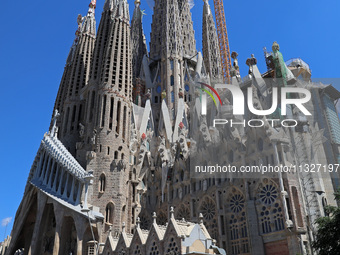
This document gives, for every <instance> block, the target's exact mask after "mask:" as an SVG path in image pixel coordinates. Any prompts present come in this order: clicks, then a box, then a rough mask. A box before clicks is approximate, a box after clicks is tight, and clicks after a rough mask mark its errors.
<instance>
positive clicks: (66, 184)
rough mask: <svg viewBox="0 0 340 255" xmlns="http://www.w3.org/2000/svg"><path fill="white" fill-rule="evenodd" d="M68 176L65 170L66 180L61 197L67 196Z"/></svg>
mask: <svg viewBox="0 0 340 255" xmlns="http://www.w3.org/2000/svg"><path fill="white" fill-rule="evenodd" d="M69 178H70V174H69V173H68V172H66V182H65V188H64V192H63V197H62V198H64V199H66V198H67V186H68V179H69Z"/></svg>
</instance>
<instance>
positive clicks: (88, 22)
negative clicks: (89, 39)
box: [82, 0, 97, 36]
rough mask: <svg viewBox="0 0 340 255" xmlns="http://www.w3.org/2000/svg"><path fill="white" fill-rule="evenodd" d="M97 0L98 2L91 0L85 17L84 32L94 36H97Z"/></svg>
mask: <svg viewBox="0 0 340 255" xmlns="http://www.w3.org/2000/svg"><path fill="white" fill-rule="evenodd" d="M96 2H97V1H96V0H92V1H91V3H90V5H89V10H88V12H87V15H86V16H85V17H84V18H83V19H84V21H83V28H82V33H87V34H89V35H92V36H96V19H95V10H96Z"/></svg>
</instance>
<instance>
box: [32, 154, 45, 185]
mask: <svg viewBox="0 0 340 255" xmlns="http://www.w3.org/2000/svg"><path fill="white" fill-rule="evenodd" d="M45 153H46V152H44V151H42V150H41V152H40V159H39V164H38V166H37V168H36V169H35V172H34V177H33V179H38V178H39V172H40V171H41V167H42V164H43V159H44V155H45Z"/></svg>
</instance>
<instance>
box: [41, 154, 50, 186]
mask: <svg viewBox="0 0 340 255" xmlns="http://www.w3.org/2000/svg"><path fill="white" fill-rule="evenodd" d="M49 160H50V157H49V155H48V153H47V152H46V153H45V160H44V163H43V169H42V170H41V174H40V178H39V181H43V180H44V173H45V171H46V167H47V164H48V162H49Z"/></svg>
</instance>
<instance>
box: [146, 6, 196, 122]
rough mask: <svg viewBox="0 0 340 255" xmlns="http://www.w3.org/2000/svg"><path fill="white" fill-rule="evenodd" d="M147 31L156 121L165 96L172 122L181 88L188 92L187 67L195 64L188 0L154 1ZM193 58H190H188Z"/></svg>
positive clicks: (193, 68)
mask: <svg viewBox="0 0 340 255" xmlns="http://www.w3.org/2000/svg"><path fill="white" fill-rule="evenodd" d="M151 29H152V31H151V35H150V61H151V63H150V69H151V73H152V74H155V75H154V76H153V77H151V79H152V82H153V91H152V96H153V103H154V105H153V109H154V110H155V112H156V113H155V114H156V122H157V119H159V116H157V115H159V112H160V108H161V103H162V101H163V99H165V102H166V105H167V108H168V109H169V112H170V121H171V122H174V120H175V117H176V112H177V107H178V102H179V98H180V96H179V94H180V92H182V93H184V91H186V92H187V93H188V87H185V79H186V78H185V77H187V81H188V79H189V78H188V74H187V73H188V72H189V70H191V71H193V70H195V67H196V61H197V58H195V57H196V54H197V51H196V42H195V38H194V30H193V23H192V20H191V13H190V10H189V4H188V1H182V0H171V1H165V0H160V1H156V2H155V6H154V14H153V20H152V25H151ZM190 60H192V61H190Z"/></svg>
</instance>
